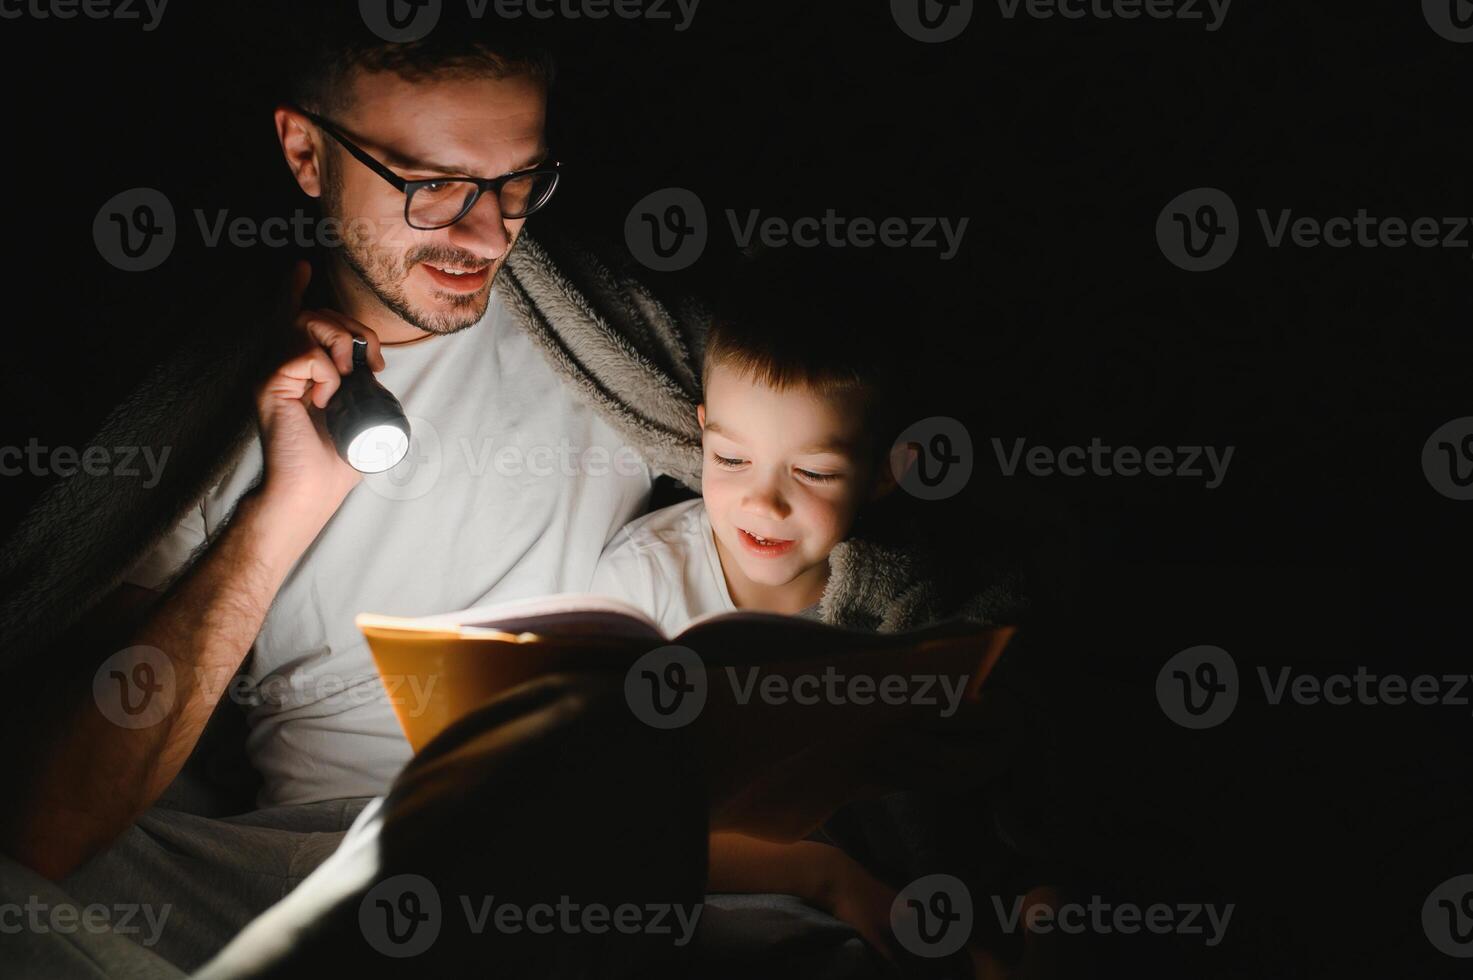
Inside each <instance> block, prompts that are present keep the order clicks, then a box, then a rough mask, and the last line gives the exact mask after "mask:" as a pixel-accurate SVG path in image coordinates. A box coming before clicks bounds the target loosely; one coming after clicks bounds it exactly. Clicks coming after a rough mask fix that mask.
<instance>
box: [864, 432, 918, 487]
mask: <svg viewBox="0 0 1473 980" xmlns="http://www.w3.org/2000/svg"><path fill="white" fill-rule="evenodd" d="M919 453H920V447H918V446H917V445H916V444H915V443H913V442H897V443H896V444H895V445H893V446H891V447H890V452H889V453H888V454H887V456H886V458H885V461H884V465H882V466H881V467H880V472H879V473H876V474H875V485H874V489H873V490H871V491H870V497H869V499H870V500H879V499H880V498H881V497H884V496H887V495H888V494H889V493H890V491H892V490H894V489H895V487H896V486H897V485H898V484H899V480H900V478H901V477H904V476H905V474H906V473H907V472H909V470H910V468H911V467H912V466H914V465H915V462H916V456H917V455H919Z"/></svg>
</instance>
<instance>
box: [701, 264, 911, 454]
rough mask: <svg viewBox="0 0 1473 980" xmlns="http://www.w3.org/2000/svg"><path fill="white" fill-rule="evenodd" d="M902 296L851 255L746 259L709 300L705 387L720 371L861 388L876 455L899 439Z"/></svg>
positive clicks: (782, 384) (877, 269) (784, 382)
mask: <svg viewBox="0 0 1473 980" xmlns="http://www.w3.org/2000/svg"><path fill="white" fill-rule="evenodd" d="M903 295H905V291H904V290H901V289H899V288H898V286H897V285H896V284H895V283H893V282H887V281H886V278H885V276H884V271H883V266H880V265H877V264H876V263H875V262H874V261H871V260H869V259H868V258H867V257H866V258H861V257H860V255H859V253H856V252H855V251H854V250H853V249H849V250H838V249H835V250H827V249H816V250H814V249H798V248H792V247H790V248H783V249H772V250H769V251H767V252H765V253H763V254H761V255H759V256H757V257H755V258H747V259H745V260H743V261H742V262H740V263H739V264H738V266H737V268H736V269H735V270H734V271H733V272H732V274H731V275H729V276H728V277H727V278H726V280H725V283H724V285H723V287H722V288H721V290H720V291H719V292H718V294H717V296H716V298H715V299H714V301H713V304H712V307H713V309H712V313H713V316H712V321H711V326H710V330H709V332H708V334H707V337H706V349H705V356H704V358H703V362H702V371H701V383H702V387H703V388H704V387H705V384H706V382H707V381H708V380H709V379H710V376H711V371H712V369H713V368H715V367H716V366H718V365H721V366H725V367H729V368H731V369H734V370H735V371H737V372H738V373H740V374H741V375H743V376H744V377H747V378H749V379H751V380H753V381H755V382H757V383H759V384H762V385H765V386H767V387H770V388H775V389H777V390H779V391H783V390H787V389H791V388H806V389H808V390H810V391H813V392H815V393H817V394H819V395H828V394H838V393H846V392H858V393H859V394H861V395H862V397H863V398H864V402H865V406H866V408H865V426H864V427H865V434H866V436H867V437H868V439H869V441H870V443H871V446H872V448H873V449H874V450H875V451H876V453H883V452H884V451H887V450H888V448H889V445H890V441H891V440H892V439H893V438H894V437H895V435H896V434H897V431H898V429H899V428H900V426H899V424H898V423H899V420H900V415H899V412H900V403H901V402H902V398H901V397H900V395H901V393H902V388H903V385H904V378H905V374H906V372H905V370H904V368H903V366H902V362H904V361H905V357H904V356H903V354H904V352H903V351H902V350H900V346H901V345H903V344H904V331H905V330H906V329H909V327H908V325H907V324H906V322H905V321H904V320H903V319H900V317H902V316H903V312H902V308H903V306H904V303H903V302H900V301H897V297H899V296H903Z"/></svg>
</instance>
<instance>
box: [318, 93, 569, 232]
mask: <svg viewBox="0 0 1473 980" xmlns="http://www.w3.org/2000/svg"><path fill="white" fill-rule="evenodd" d="M300 111H301V112H302V114H303V115H305V116H306V117H307V118H308V119H310V120H312V121H313V122H314V123H316V124H317V125H318V126H320V127H322V130H323V132H325V133H327V134H328V135H329V136H331V137H332V138H333V139H335V140H337V141H338V142H339V143H341V144H342V145H343V149H345V150H347V151H348V152H349V153H351V154H352V155H353V157H354V158H355V159H356V160H358V162H359V163H361V164H363V165H364V166H365V167H367V168H368V169H369V170H372V171H373V172H374V173H376V174H378V175H379V176H380V177H382V178H383V179H384V180H386V181H388V182H389V183H390V184H392V185H393V186H394V187H395V188H397V189H398V190H400V191H403V192H404V220H405V221H406V222H408V223H409V227H411V228H416V229H418V230H420V231H434V230H436V229H438V228H448V227H449V226H451V225H453V224H455V223H456V222H457V221H459V220H460V219H461V218H464V217H465V216H466V215H468V214H470V213H471V208H473V207H475V206H476V202H477V201H479V200H480V199H481V195H482V194H485V193H486V192H487V191H491V192H493V193H495V194H496V202H497V204H498V205H499V206H500V208H501V216H502V217H503V218H525V217H527V215H529V214H532V213H533V212H534V211H537V210H538V209H540V208H541V207H542V206H543V205H545V204H546V203H547V202H548V201H550V200H551V199H552V192H553V191H555V190H557V184H558V176H559V175H560V174H561V172H562V171H561V170H560V169H559V168H560V167H561V166H562V164H561V163H560V162H559V161H556V160H548V161H544V162H543V163H540V164H538V165H537V166H535V167H531V168H529V169H527V170H518V171H515V172H514V173H509V174H503V175H502V176H500V177H433V178H430V179H428V180H405V179H404V178H403V177H400V176H399V175H398V174H396V173H394V171H392V170H390V169H389V168H388V167H386V166H384V165H383V164H382V163H379V162H378V161H377V160H375V159H374V158H373V157H371V156H369V154H368V153H367V151H365V150H363V149H362V148H361V147H359V146H356V145H355V144H354V143H353V141H352V140H350V139H348V137H346V136H344V135H343V134H342V132H341V131H340V130H339V129H338V128H337V127H336V126H334V125H333V124H332V123H330V122H328V121H327V120H326V119H324V118H322V117H321V116H319V115H317V114H316V113H315V112H308V111H306V110H305V109H303V110H300Z"/></svg>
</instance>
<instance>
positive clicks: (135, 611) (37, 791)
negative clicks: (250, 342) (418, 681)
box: [0, 263, 383, 878]
mask: <svg viewBox="0 0 1473 980" xmlns="http://www.w3.org/2000/svg"><path fill="white" fill-rule="evenodd" d="M309 274H310V270H309V269H308V268H307V267H306V265H305V263H303V264H302V265H301V266H299V267H298V270H297V280H296V282H295V283H294V290H295V296H296V297H297V298H298V300H300V297H301V295H302V292H303V290H305V288H306V283H307V277H308V275H309ZM297 324H298V326H299V328H300V329H301V331H302V338H303V352H302V353H300V354H298V355H297V356H295V357H293V358H292V359H290V360H289V361H287V362H286V363H285V364H283V365H282V366H281V367H280V368H279V369H277V371H276V372H275V373H274V374H273V375H272V376H271V377H270V378H269V379H268V380H267V381H266V382H265V383H264V384H263V385H262V386H261V387H260V389H259V390H258V392H257V404H256V408H257V415H258V418H259V420H260V424H261V438H262V445H263V450H264V454H265V473H264V476H263V478H262V481H261V484H260V486H259V487H258V488H257V489H255V490H253V491H251V492H250V493H248V494H246V495H245V496H244V497H242V498H241V500H240V502H239V504H238V505H237V506H236V509H235V513H234V515H233V516H232V518H231V520H230V522H229V523H228V525H227V526H226V528H225V530H224V531H223V532H222V533H221V534H220V536H219V537H218V538H216V539H215V540H214V541H213V542H212V543H211V545H210V546H209V548H208V549H207V550H206V551H205V552H204V554H202V555H201V556H200V557H199V558H198V559H197V560H196V562H195V564H194V566H193V567H192V568H190V569H189V571H188V572H186V573H185V575H184V576H183V577H182V578H181V579H180V580H179V581H178V582H177V583H175V585H174V586H173V587H172V588H171V589H170V590H169V592H168V593H167V594H166V595H164V596H163V598H162V599H161V600H158V601H157V602H156V603H155V604H153V605H152V606H151V607H150V608H148V609H147V611H146V612H143V609H144V606H145V605H146V604H147V602H146V600H144V599H141V598H140V595H139V592H140V590H137V589H136V588H125V589H121V590H119V591H118V592H116V593H114V595H113V596H112V597H111V598H110V600H109V602H108V603H107V606H106V608H104V609H103V610H101V613H102V615H103V616H104V617H105V616H107V615H108V614H112V615H115V616H118V617H119V619H118V621H117V622H116V623H115V628H114V631H112V632H110V633H106V632H105V633H103V635H104V636H106V637H107V638H106V639H105V640H98V641H96V642H99V643H104V644H106V646H107V647H110V650H104V651H99V653H100V655H99V656H97V657H96V658H95V659H94V662H96V663H101V662H102V661H103V660H104V659H106V657H107V654H108V653H109V652H111V651H122V650H125V649H130V648H134V647H139V648H151V649H150V650H147V651H144V652H142V653H141V655H140V656H139V658H137V662H136V663H135V664H134V665H133V669H139V668H140V667H146V668H148V672H147V673H142V674H140V675H138V676H141V677H142V678H144V680H145V681H148V680H149V679H150V678H153V681H152V683H154V684H157V683H160V681H159V680H158V679H157V677H156V675H157V672H156V671H154V670H153V668H154V666H155V664H149V663H147V658H150V657H152V658H156V657H158V656H160V655H162V656H163V657H166V658H167V659H168V661H169V664H170V665H171V667H172V669H171V670H169V671H166V672H165V673H167V674H172V680H171V681H170V684H169V687H170V690H169V691H168V692H167V693H165V692H162V691H160V692H157V693H159V694H161V695H165V696H163V697H161V698H160V702H159V703H160V704H161V705H165V706H166V710H163V711H162V715H161V717H159V718H158V719H154V718H152V717H151V716H150V717H149V719H148V720H149V721H151V722H152V723H151V724H148V725H146V726H144V727H137V728H133V727H127V726H126V725H122V724H115V723H114V722H113V721H110V720H109V718H108V717H107V714H105V713H104V712H103V711H102V710H101V707H100V705H99V704H98V703H97V700H95V699H94V698H93V696H92V678H90V677H88V678H79V679H75V680H76V683H75V684H72V685H61V686H60V691H61V693H60V694H59V695H56V698H57V700H56V701H55V703H48V704H45V705H43V706H41V707H40V713H42V715H43V718H44V723H43V724H41V725H38V726H35V728H34V729H33V730H32V731H31V732H30V733H29V735H30V742H31V743H32V744H23V745H18V746H12V749H13V750H15V751H20V752H30V753H34V756H33V757H35V758H38V759H39V762H40V765H39V766H38V767H37V773H38V774H37V776H36V777H35V778H34V779H33V780H32V781H31V784H30V786H29V787H26V788H25V789H23V790H22V792H23V793H24V798H23V800H22V802H21V804H20V809H19V811H18V812H17V813H16V814H15V815H14V817H13V818H12V819H10V820H8V821H6V827H5V830H4V837H3V839H0V849H3V850H5V851H6V852H7V853H9V854H11V855H12V856H14V857H15V858H16V859H17V860H19V861H21V862H22V863H24V864H26V865H29V866H30V867H32V868H34V869H36V870H37V871H39V872H40V873H42V874H44V875H47V876H48V877H52V878H56V877H60V876H62V875H65V874H67V873H68V872H70V871H71V870H72V869H74V868H75V867H77V866H78V865H79V864H81V863H82V862H83V861H85V860H86V859H87V858H88V857H89V856H91V855H92V854H93V853H95V852H96V851H97V850H99V849H100V848H102V847H104V846H105V845H106V844H107V843H108V842H110V841H111V840H113V839H114V838H115V837H116V836H117V835H118V834H119V833H121V832H122V831H123V830H124V829H125V828H126V827H127V826H128V825H129V824H131V823H132V822H133V821H134V820H136V819H137V817H138V815H139V814H141V813H142V812H143V811H144V810H146V809H147V808H148V807H149V806H151V805H152V804H153V803H154V802H155V801H156V800H157V799H158V798H159V796H160V795H161V794H162V793H163V791H164V790H165V789H166V788H167V787H168V785H169V783H170V782H172V781H173V779H174V777H175V776H176V775H178V773H179V770H180V769H181V768H182V767H183V765H184V762H185V760H187V759H188V758H189V755H190V753H191V752H192V751H193V749H194V746H195V743H196V742H197V741H198V740H199V736H200V733H201V732H202V731H203V730H204V726H205V723H206V722H207V721H208V720H209V718H210V715H211V713H212V712H213V711H214V709H215V706H216V704H217V703H218V702H219V700H220V697H221V695H222V694H223V693H224V692H225V691H226V690H227V688H228V686H229V682H230V679H231V677H232V676H233V675H234V674H235V671H236V670H237V669H238V668H239V666H240V664H241V662H242V661H243V660H244V659H245V655H246V653H247V652H248V651H249V650H250V648H251V645H252V644H253V643H254V642H255V639H256V634H257V633H258V632H259V631H260V628H261V623H262V621H263V620H264V619H265V616H266V612H267V610H268V609H269V608H270V606H271V602H272V600H273V599H274V598H275V596H276V592H277V590H278V589H279V588H280V587H281V583H282V582H283V581H284V580H285V578H286V576H287V574H288V573H289V572H290V571H291V568H292V566H293V565H294V564H295V563H296V561H297V560H298V559H299V558H300V557H301V556H302V554H303V553H304V552H305V551H306V550H307V548H308V546H310V545H311V543H312V542H313V540H315V539H316V537H317V535H318V534H319V533H320V532H321V530H322V528H323V526H324V525H326V523H327V521H328V520H329V519H330V518H331V517H332V515H333V513H334V512H336V510H337V508H338V506H339V505H340V504H341V503H342V501H343V499H344V498H345V497H346V496H347V494H348V491H350V490H351V489H352V488H353V487H354V486H355V485H356V484H357V482H358V480H359V479H360V476H359V474H358V473H357V471H355V470H353V469H352V468H351V467H349V466H348V465H347V464H346V463H344V462H343V461H342V460H341V459H339V458H338V456H337V453H336V450H335V449H334V447H333V445H332V441H331V439H330V438H329V437H328V435H327V432H326V429H325V427H324V424H323V421H322V417H321V411H320V410H321V409H322V408H323V407H325V406H326V405H327V402H328V400H329V399H330V398H331V397H332V395H333V393H334V392H335V391H336V390H337V388H338V385H339V384H340V382H341V375H342V374H346V373H348V372H349V371H351V370H352V366H351V365H352V352H351V351H352V341H353V338H354V337H355V336H361V337H364V338H365V339H367V340H368V343H369V364H370V365H371V366H372V367H373V368H374V370H382V368H383V358H382V356H381V354H380V352H379V345H378V338H377V337H376V336H374V334H373V331H372V330H370V329H369V328H367V327H365V326H363V325H362V324H360V323H358V322H357V321H354V320H350V319H349V318H347V317H345V316H343V315H342V314H338V313H334V312H332V311H314V312H304V313H301V314H299V316H298V318H297ZM140 614H141V615H140ZM152 651H157V653H154V652H152ZM123 666H124V667H125V668H126V667H128V665H127V664H124V665H123ZM128 672H131V671H128Z"/></svg>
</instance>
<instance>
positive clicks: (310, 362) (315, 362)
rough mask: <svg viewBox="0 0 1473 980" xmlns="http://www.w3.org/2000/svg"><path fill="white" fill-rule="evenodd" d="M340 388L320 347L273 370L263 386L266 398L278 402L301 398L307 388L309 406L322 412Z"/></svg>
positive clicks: (335, 373) (334, 367) (339, 381)
mask: <svg viewBox="0 0 1473 980" xmlns="http://www.w3.org/2000/svg"><path fill="white" fill-rule="evenodd" d="M340 384H342V376H341V375H340V374H338V369H337V367H336V365H334V364H333V362H332V358H330V357H329V356H328V355H327V352H326V351H324V350H323V349H322V348H321V347H314V348H313V349H312V350H310V351H307V352H306V353H305V354H300V355H298V356H296V357H294V358H292V359H291V360H290V361H287V362H286V363H285V364H283V365H282V366H281V367H280V368H278V369H277V371H276V374H274V375H272V377H271V380H270V381H268V382H267V383H266V388H267V390H266V394H267V395H271V396H275V397H279V398H301V397H302V396H303V395H304V394H306V393H307V390H308V385H311V395H312V404H314V405H316V406H317V407H318V408H326V407H327V402H328V400H329V399H330V398H332V396H333V392H335V391H337V390H338V386H339V385H340Z"/></svg>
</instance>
